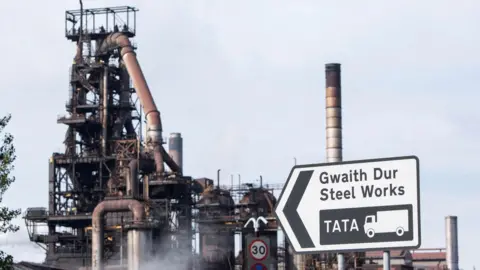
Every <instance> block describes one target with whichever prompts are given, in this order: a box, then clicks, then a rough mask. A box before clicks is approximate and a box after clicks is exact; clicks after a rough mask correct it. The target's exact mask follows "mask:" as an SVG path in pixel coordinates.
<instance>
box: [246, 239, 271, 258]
mask: <svg viewBox="0 0 480 270" xmlns="http://www.w3.org/2000/svg"><path fill="white" fill-rule="evenodd" d="M249 250H250V256H251V257H252V258H253V259H255V260H257V261H262V260H265V258H267V254H268V247H267V244H265V242H263V241H262V240H258V239H257V240H253V241H252V243H251V244H250V248H249Z"/></svg>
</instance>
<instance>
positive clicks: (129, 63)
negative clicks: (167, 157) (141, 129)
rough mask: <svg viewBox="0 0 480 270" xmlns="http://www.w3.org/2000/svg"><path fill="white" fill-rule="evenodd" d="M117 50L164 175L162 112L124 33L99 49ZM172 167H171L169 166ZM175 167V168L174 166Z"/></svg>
mask: <svg viewBox="0 0 480 270" xmlns="http://www.w3.org/2000/svg"><path fill="white" fill-rule="evenodd" d="M115 48H120V55H121V57H122V60H123V62H124V63H125V67H126V68H127V71H128V74H130V77H131V78H132V82H133V86H134V87H135V91H136V93H137V95H138V98H139V100H140V103H141V105H142V107H143V109H144V111H145V118H146V120H147V133H146V138H145V140H146V143H147V146H148V147H149V148H150V149H151V150H152V151H153V152H154V158H155V165H156V170H157V172H158V173H161V174H163V173H164V172H165V167H164V166H163V162H164V156H163V155H162V151H161V149H162V148H163V147H162V123H161V118H160V112H159V111H158V110H157V106H156V105H155V102H154V100H153V97H152V93H151V92H150V89H149V87H148V85H147V81H146V80H145V77H144V75H143V72H142V69H141V67H140V64H139V63H138V60H137V57H136V54H135V51H134V49H133V47H132V45H131V43H130V40H129V39H128V37H127V36H125V35H124V34H122V33H113V34H111V35H109V36H108V37H106V38H105V40H104V41H103V43H102V45H101V46H100V48H99V50H98V51H99V52H100V53H101V52H107V51H110V50H113V49H115ZM169 167H170V166H169ZM173 167H175V166H173ZM170 169H172V171H177V170H175V169H178V166H177V167H176V168H175V169H174V168H170Z"/></svg>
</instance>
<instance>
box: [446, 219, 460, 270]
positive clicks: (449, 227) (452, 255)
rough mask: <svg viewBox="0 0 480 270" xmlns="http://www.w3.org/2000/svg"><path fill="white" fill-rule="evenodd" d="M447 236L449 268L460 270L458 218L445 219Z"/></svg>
mask: <svg viewBox="0 0 480 270" xmlns="http://www.w3.org/2000/svg"><path fill="white" fill-rule="evenodd" d="M445 235H446V238H447V239H446V242H447V243H446V245H447V268H448V270H458V227H457V217H456V216H448V217H445Z"/></svg>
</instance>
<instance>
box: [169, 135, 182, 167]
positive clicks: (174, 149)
mask: <svg viewBox="0 0 480 270" xmlns="http://www.w3.org/2000/svg"><path fill="white" fill-rule="evenodd" d="M168 154H169V155H170V157H171V158H172V159H173V161H175V163H176V164H177V165H178V166H179V167H180V169H181V170H182V171H183V139H182V134H180V133H170V137H169V138H168Z"/></svg>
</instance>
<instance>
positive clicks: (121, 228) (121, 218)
mask: <svg viewBox="0 0 480 270" xmlns="http://www.w3.org/2000/svg"><path fill="white" fill-rule="evenodd" d="M120 222H121V223H120V224H121V227H120V265H123V216H121V217H120Z"/></svg>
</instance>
